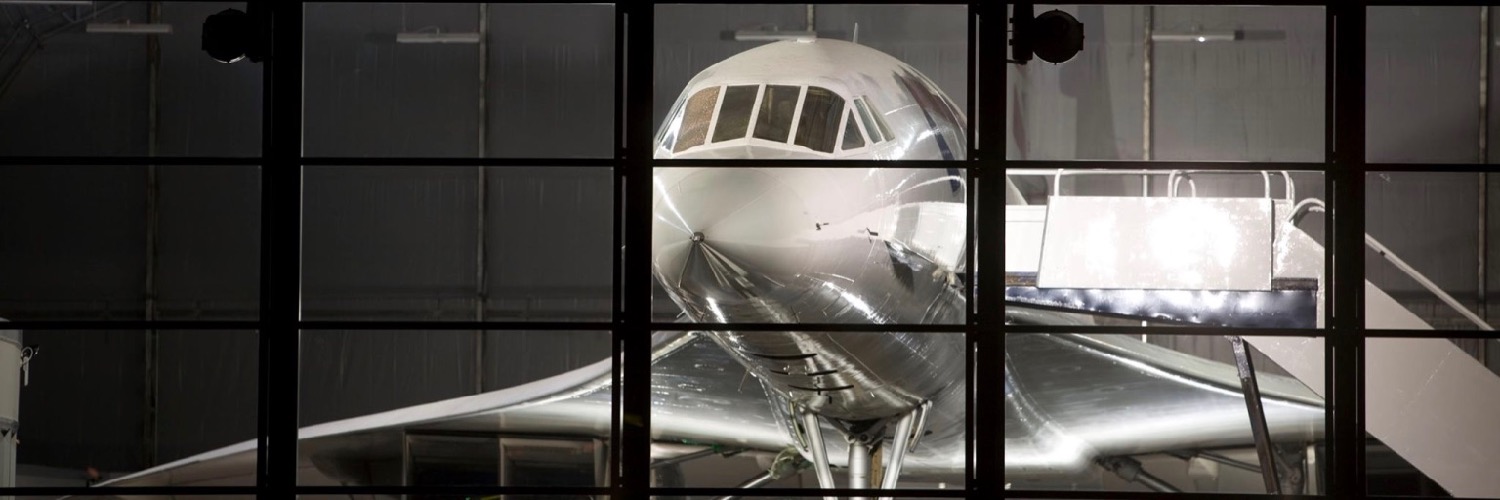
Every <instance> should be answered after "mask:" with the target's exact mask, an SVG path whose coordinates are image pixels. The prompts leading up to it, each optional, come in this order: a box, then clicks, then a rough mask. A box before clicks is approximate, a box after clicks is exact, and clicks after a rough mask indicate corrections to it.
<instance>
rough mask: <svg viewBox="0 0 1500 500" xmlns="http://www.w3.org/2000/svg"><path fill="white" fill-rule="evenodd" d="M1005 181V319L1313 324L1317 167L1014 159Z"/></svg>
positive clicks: (1318, 295) (1319, 304) (1319, 260)
mask: <svg viewBox="0 0 1500 500" xmlns="http://www.w3.org/2000/svg"><path fill="white" fill-rule="evenodd" d="M1006 183H1007V186H1006V189H1007V193H1006V200H1005V201H1006V207H1005V241H1006V245H1005V297H1006V305H1007V306H1006V315H1007V321H1012V320H1013V321H1021V322H1034V323H1040V324H1100V325H1135V326H1139V325H1141V324H1142V323H1143V322H1150V323H1155V324H1160V325H1186V324H1198V325H1212V326H1226V327H1265V328H1322V327H1323V324H1324V314H1323V300H1322V296H1323V292H1324V290H1325V289H1326V283H1325V280H1324V279H1323V271H1324V262H1325V255H1324V252H1323V244H1322V242H1323V241H1324V222H1323V213H1322V207H1323V202H1322V201H1321V199H1322V197H1323V185H1324V184H1323V176H1322V174H1319V173H1312V172H1285V171H1264V172H1262V171H1239V172H1232V171H1223V170H1220V171H1214V170H1185V171H1181V170H1180V171H1169V170H1142V171H1119V170H1113V171H1106V170H1067V171H1062V172H1061V173H1059V171H1058V170H1054V169H1047V170H1039V169H1038V170H1029V169H1011V170H1007V171H1006ZM1174 194H1175V195H1174Z"/></svg>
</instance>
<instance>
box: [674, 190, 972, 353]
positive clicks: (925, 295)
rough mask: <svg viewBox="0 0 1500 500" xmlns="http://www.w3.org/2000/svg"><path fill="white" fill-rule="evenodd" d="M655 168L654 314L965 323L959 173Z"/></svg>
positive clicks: (789, 320) (736, 318)
mask: <svg viewBox="0 0 1500 500" xmlns="http://www.w3.org/2000/svg"><path fill="white" fill-rule="evenodd" d="M655 175H656V178H655V184H656V193H655V201H653V204H654V206H655V207H656V208H655V213H656V217H655V218H654V219H653V220H654V222H653V226H652V227H653V229H652V259H653V263H654V267H653V271H654V273H655V275H656V278H657V279H656V282H657V284H658V285H659V286H660V287H661V288H660V289H658V290H657V291H656V293H655V297H656V298H657V300H656V308H655V312H656V315H657V318H658V319H659V320H661V321H674V320H684V321H697V322H709V323H725V322H771V323H801V322H806V323H865V324H933V323H937V324H961V323H963V321H964V317H965V316H964V301H965V299H964V288H963V284H964V282H965V280H967V278H968V273H967V270H966V268H965V267H964V266H965V252H966V246H965V244H964V241H965V238H966V230H965V219H966V216H965V211H966V210H967V205H966V202H965V196H966V192H965V189H964V173H963V171H962V170H960V169H943V170H937V169H897V168H892V169H874V170H868V171H867V170H857V171H856V170H854V169H839V168H807V169H754V168H658V169H656V173H655ZM667 300H670V301H671V302H670V303H669V302H667Z"/></svg>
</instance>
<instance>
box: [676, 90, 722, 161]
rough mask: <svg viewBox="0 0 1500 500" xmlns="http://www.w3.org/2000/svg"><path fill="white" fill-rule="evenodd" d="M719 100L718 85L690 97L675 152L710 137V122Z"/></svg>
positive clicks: (683, 114) (700, 143) (701, 143)
mask: <svg viewBox="0 0 1500 500" xmlns="http://www.w3.org/2000/svg"><path fill="white" fill-rule="evenodd" d="M718 102H719V88H718V87H710V88H706V89H703V90H700V91H698V93H696V94H693V97H692V98H689V99H688V102H687V109H686V110H685V111H683V113H682V129H681V132H679V133H678V135H677V143H676V144H673V145H672V152H673V153H681V152H682V151H683V150H685V149H687V148H691V147H693V146H702V145H703V140H704V139H706V138H708V124H709V122H710V121H711V120H713V117H714V105H715V104H718Z"/></svg>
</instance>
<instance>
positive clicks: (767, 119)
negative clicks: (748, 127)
mask: <svg viewBox="0 0 1500 500" xmlns="http://www.w3.org/2000/svg"><path fill="white" fill-rule="evenodd" d="M801 93H802V87H797V86H792V85H767V86H766V95H765V97H764V98H762V99H761V100H760V116H759V117H757V118H756V119H755V136H754V137H755V138H756V139H765V140H768V141H776V142H786V138H787V135H789V134H791V131H792V117H793V116H794V115H796V114H797V97H798V94H801Z"/></svg>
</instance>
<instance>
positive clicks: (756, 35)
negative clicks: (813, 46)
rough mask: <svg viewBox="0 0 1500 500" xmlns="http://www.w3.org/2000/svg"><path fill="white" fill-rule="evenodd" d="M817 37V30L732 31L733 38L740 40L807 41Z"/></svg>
mask: <svg viewBox="0 0 1500 500" xmlns="http://www.w3.org/2000/svg"><path fill="white" fill-rule="evenodd" d="M817 38H818V32H816V31H760V30H739V31H736V32H734V39H735V40H738V41H741V42H774V41H777V40H799V41H809V40H814V39H817Z"/></svg>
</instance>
